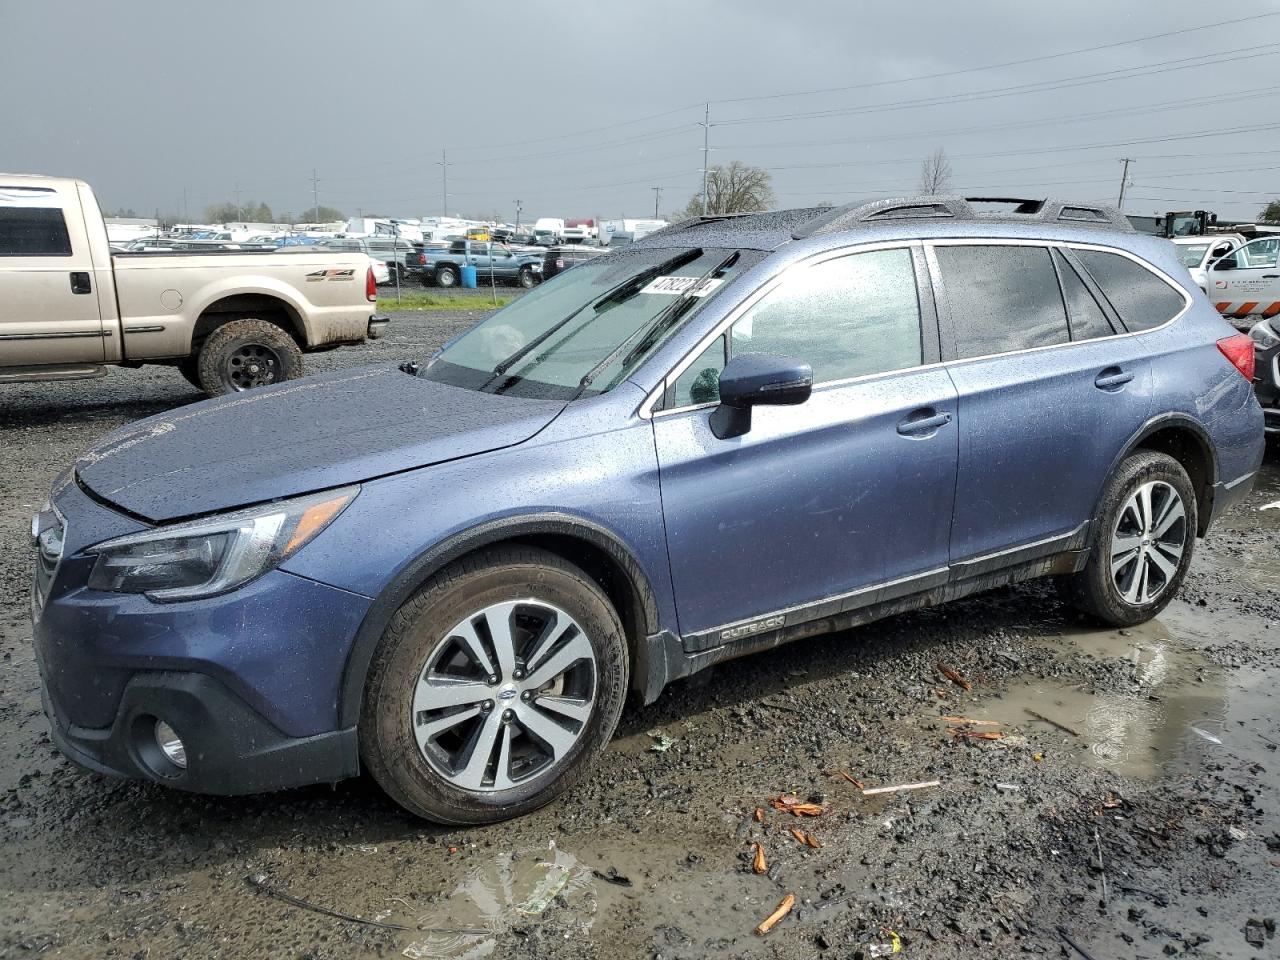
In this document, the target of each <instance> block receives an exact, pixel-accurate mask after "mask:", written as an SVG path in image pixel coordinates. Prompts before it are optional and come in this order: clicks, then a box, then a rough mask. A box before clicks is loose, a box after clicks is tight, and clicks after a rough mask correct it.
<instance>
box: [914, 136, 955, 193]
mask: <svg viewBox="0 0 1280 960" xmlns="http://www.w3.org/2000/svg"><path fill="white" fill-rule="evenodd" d="M950 189H951V161H950V160H948V159H947V154H946V151H944V150H943V149H942V148H941V147H939V148H938V149H937V150H935V151H933V153H931V154H929V156H927V157H925V158H924V160H923V161H922V162H921V164H920V192H921V193H924V194H929V195H936V194H939V193H946V192H947V191H948V190H950Z"/></svg>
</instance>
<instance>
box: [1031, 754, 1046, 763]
mask: <svg viewBox="0 0 1280 960" xmlns="http://www.w3.org/2000/svg"><path fill="white" fill-rule="evenodd" d="M1031 759H1032V760H1034V761H1035V762H1036V763H1043V762H1044V754H1043V753H1033V754H1032V755H1031Z"/></svg>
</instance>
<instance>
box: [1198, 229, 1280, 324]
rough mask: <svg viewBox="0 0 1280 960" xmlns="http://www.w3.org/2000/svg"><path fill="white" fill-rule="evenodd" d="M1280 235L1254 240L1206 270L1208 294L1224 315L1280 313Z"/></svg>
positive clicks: (1240, 316)
mask: <svg viewBox="0 0 1280 960" xmlns="http://www.w3.org/2000/svg"><path fill="white" fill-rule="evenodd" d="M1277 260H1280V237H1263V238H1261V239H1259V240H1253V241H1250V242H1249V243H1246V244H1245V245H1244V246H1242V247H1240V248H1238V249H1237V250H1235V251H1234V252H1232V253H1230V254H1228V255H1227V256H1225V257H1222V258H1221V259H1219V260H1217V261H1216V262H1215V263H1214V265H1213V266H1212V267H1211V268H1210V269H1209V272H1208V279H1209V286H1208V294H1209V299H1210V300H1211V301H1213V305H1214V306H1215V307H1217V308H1218V312H1219V313H1221V314H1222V315H1223V316H1227V317H1236V318H1240V319H1243V318H1245V317H1250V316H1255V315H1262V316H1267V317H1274V316H1276V315H1277V314H1280V268H1278V267H1277Z"/></svg>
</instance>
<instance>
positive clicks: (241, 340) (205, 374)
mask: <svg viewBox="0 0 1280 960" xmlns="http://www.w3.org/2000/svg"><path fill="white" fill-rule="evenodd" d="M197 363H198V372H199V381H200V387H201V388H202V389H203V390H204V392H205V393H207V394H209V396H211V397H217V396H221V395H222V394H224V393H237V392H239V391H241V390H251V389H253V388H254V387H265V386H266V385H267V384H271V383H280V382H282V381H284V380H293V379H294V378H295V377H300V376H302V351H301V350H300V349H298V345H297V343H295V342H294V339H293V337H291V336H289V333H288V331H286V330H283V329H281V328H280V327H278V326H276V325H275V324H274V323H269V322H267V321H266V320H251V319H246V320H232V321H231V322H230V323H224V324H223V325H222V326H220V327H218V329H216V330H214V331H213V333H211V334H209V336H208V337H206V338H205V341H204V343H203V344H201V346H200V353H199V354H198V355H197Z"/></svg>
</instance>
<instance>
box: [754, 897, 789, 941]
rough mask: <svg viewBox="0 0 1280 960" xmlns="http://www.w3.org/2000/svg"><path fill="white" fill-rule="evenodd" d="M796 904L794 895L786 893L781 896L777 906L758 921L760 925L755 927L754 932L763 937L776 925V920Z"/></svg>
mask: <svg viewBox="0 0 1280 960" xmlns="http://www.w3.org/2000/svg"><path fill="white" fill-rule="evenodd" d="M795 905H796V895H795V894H794V893H788V894H787V895H786V896H785V897H783V898H782V902H781V903H779V904H778V908H777V909H776V910H774V911H773V913H771V914H769V916H767V917H765V918H764V919H763V920H761V921H760V925H759V926H758V927H756V934H757V935H758V936H761V937H763V936H764V935H765V934H767V933H768V932H769V931H770V930H772V929H773V928H774V927H776V926H777V925H778V922H779V921H780V920H781V919H782V918H783V917H785V916H786V915H787V914H788V913H790V912H791V908H792V907H794V906H795Z"/></svg>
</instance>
